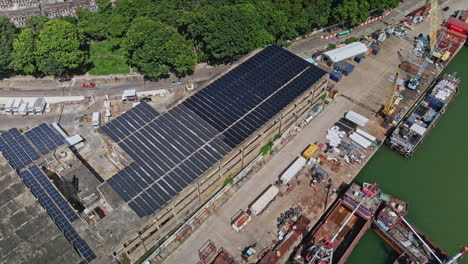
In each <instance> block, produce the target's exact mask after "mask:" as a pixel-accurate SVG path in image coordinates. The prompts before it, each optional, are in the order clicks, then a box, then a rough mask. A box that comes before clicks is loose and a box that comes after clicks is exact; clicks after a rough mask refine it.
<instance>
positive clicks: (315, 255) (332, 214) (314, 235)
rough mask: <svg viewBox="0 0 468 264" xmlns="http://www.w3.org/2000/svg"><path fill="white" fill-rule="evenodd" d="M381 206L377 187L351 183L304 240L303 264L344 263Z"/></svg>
mask: <svg viewBox="0 0 468 264" xmlns="http://www.w3.org/2000/svg"><path fill="white" fill-rule="evenodd" d="M380 204H381V200H380V199H379V198H378V189H377V186H376V184H373V185H371V184H366V183H365V184H363V186H362V187H361V186H360V185H358V184H357V183H352V184H351V186H350V187H349V188H348V190H347V191H346V193H345V194H344V195H343V197H342V198H341V199H339V200H337V202H335V204H334V205H333V206H332V207H330V209H329V210H328V211H327V213H326V214H325V216H326V217H325V218H324V219H322V221H319V223H317V225H316V226H315V227H314V228H312V230H311V232H310V233H309V235H308V237H307V238H306V239H305V241H306V242H305V243H304V244H303V245H302V253H300V258H301V259H302V260H303V263H308V264H312V263H313V264H318V263H328V264H342V263H345V261H346V259H347V258H348V256H349V255H350V253H351V252H352V250H353V249H354V247H355V246H356V244H357V242H358V241H359V239H360V238H361V237H362V235H364V233H365V232H366V231H367V230H368V229H369V228H370V225H371V223H372V221H371V219H372V218H373V216H374V214H375V213H376V212H377V209H378V208H379V206H380ZM297 259H298V258H296V261H297Z"/></svg>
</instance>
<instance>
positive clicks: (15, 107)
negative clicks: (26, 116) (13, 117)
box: [12, 99, 23, 112]
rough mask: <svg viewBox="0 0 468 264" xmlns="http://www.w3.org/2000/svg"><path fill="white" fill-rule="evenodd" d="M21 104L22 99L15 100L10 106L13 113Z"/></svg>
mask: <svg viewBox="0 0 468 264" xmlns="http://www.w3.org/2000/svg"><path fill="white" fill-rule="evenodd" d="M22 103H23V100H22V99H18V100H15V101H14V103H13V106H12V109H13V112H18V111H19V107H20V105H21V104H22Z"/></svg>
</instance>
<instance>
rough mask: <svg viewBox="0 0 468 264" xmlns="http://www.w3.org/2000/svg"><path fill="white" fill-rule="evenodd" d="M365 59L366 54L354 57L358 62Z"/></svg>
mask: <svg viewBox="0 0 468 264" xmlns="http://www.w3.org/2000/svg"><path fill="white" fill-rule="evenodd" d="M363 59H364V55H357V56H356V57H354V61H355V62H357V63H361V61H362V60H363Z"/></svg>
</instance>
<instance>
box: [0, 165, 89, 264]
mask: <svg viewBox="0 0 468 264" xmlns="http://www.w3.org/2000/svg"><path fill="white" fill-rule="evenodd" d="M2 163H3V162H1V163H0V164H2ZM0 186H1V189H0V210H1V212H2V224H1V225H0V263H51V264H54V263H57V264H59V263H78V262H80V256H79V255H78V254H77V253H76V252H75V251H74V250H73V248H72V246H71V245H70V243H68V242H67V239H66V238H65V236H64V235H63V233H62V232H60V230H59V229H58V228H57V226H56V225H55V224H54V221H52V219H51V218H50V217H49V215H48V214H47V212H46V211H45V210H44V209H43V208H42V207H41V205H40V204H39V202H38V200H36V198H35V197H34V196H33V194H32V193H31V192H30V191H29V190H28V188H26V185H25V184H24V183H23V182H22V181H21V179H20V177H18V175H17V174H16V173H15V172H14V171H12V170H11V169H10V168H7V167H6V166H3V165H0Z"/></svg>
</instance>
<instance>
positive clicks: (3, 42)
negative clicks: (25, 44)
mask: <svg viewBox="0 0 468 264" xmlns="http://www.w3.org/2000/svg"><path fill="white" fill-rule="evenodd" d="M17 32H18V30H17V29H16V28H15V25H13V23H11V22H10V21H9V20H8V19H7V18H6V17H0V73H2V74H5V73H7V72H9V71H10V70H11V69H12V64H13V62H12V51H13V40H14V39H15V38H16V35H17V34H18V33H17Z"/></svg>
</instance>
